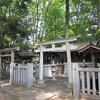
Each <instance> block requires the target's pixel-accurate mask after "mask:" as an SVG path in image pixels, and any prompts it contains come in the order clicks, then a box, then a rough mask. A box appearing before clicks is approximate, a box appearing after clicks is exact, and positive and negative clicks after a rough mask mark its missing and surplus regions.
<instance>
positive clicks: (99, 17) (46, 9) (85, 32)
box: [0, 0, 100, 51]
mask: <svg viewBox="0 0 100 100" xmlns="http://www.w3.org/2000/svg"><path fill="white" fill-rule="evenodd" d="M67 1H68V2H69V11H67V10H66V6H67V5H66V2H67ZM66 13H68V14H69V29H68V36H69V37H71V36H76V35H81V37H80V38H79V39H78V41H79V42H80V41H81V42H83V41H88V42H89V41H90V40H91V41H98V42H97V43H98V45H99V41H100V0H0V49H2V48H5V47H14V46H20V47H21V50H22V51H29V50H31V49H32V48H33V43H34V42H41V41H50V40H57V39H65V37H66Z"/></svg>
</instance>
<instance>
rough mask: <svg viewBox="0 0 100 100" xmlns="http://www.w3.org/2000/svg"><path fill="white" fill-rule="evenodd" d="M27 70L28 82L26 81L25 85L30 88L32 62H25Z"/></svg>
mask: <svg viewBox="0 0 100 100" xmlns="http://www.w3.org/2000/svg"><path fill="white" fill-rule="evenodd" d="M27 67H28V69H27V70H28V71H27V75H28V76H27V77H28V82H27V87H28V88H30V87H32V86H33V63H28V64H27Z"/></svg>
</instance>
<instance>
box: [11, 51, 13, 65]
mask: <svg viewBox="0 0 100 100" xmlns="http://www.w3.org/2000/svg"><path fill="white" fill-rule="evenodd" d="M11 63H14V51H11Z"/></svg>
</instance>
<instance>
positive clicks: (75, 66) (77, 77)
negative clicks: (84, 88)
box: [73, 63, 80, 99]
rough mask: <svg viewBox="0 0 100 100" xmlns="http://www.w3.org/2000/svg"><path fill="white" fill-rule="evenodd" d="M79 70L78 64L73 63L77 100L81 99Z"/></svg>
mask: <svg viewBox="0 0 100 100" xmlns="http://www.w3.org/2000/svg"><path fill="white" fill-rule="evenodd" d="M78 68H79V66H78V63H73V96H74V98H75V99H78V98H79V90H80V83H79V70H78Z"/></svg>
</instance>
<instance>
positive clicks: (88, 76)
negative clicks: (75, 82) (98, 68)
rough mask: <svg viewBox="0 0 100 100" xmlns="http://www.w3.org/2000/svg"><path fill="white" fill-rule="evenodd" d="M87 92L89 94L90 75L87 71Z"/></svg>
mask: <svg viewBox="0 0 100 100" xmlns="http://www.w3.org/2000/svg"><path fill="white" fill-rule="evenodd" d="M87 93H88V94H90V75H89V72H87Z"/></svg>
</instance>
